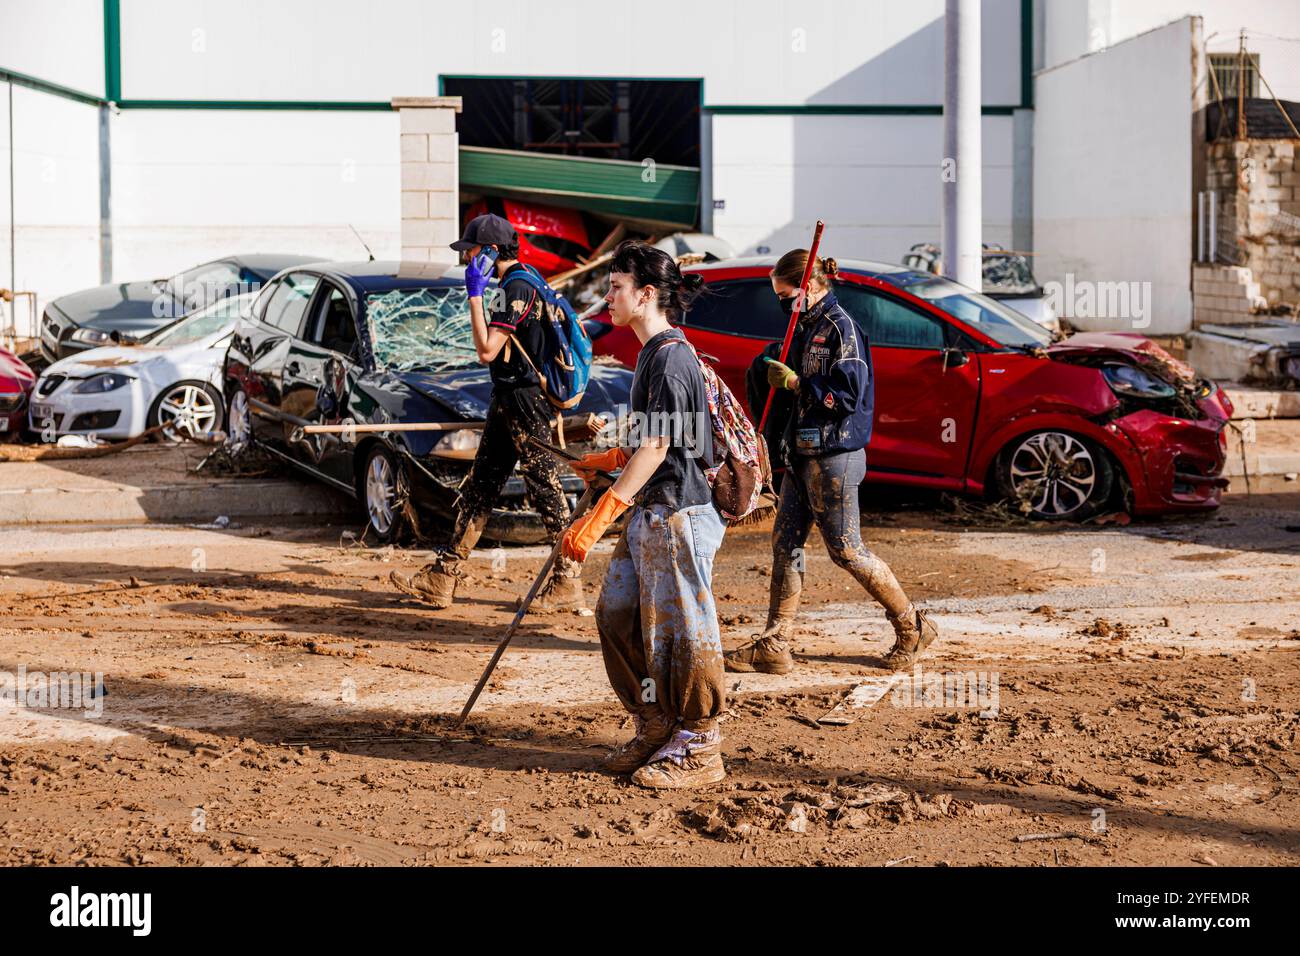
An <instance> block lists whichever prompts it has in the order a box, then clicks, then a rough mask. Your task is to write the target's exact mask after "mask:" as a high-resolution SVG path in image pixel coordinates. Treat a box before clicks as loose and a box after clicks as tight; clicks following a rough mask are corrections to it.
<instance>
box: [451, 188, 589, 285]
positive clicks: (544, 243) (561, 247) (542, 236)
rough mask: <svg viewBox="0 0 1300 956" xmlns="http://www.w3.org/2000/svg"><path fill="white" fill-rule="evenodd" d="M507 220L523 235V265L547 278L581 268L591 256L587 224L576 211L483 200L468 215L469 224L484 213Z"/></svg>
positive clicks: (533, 204)
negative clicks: (580, 259)
mask: <svg viewBox="0 0 1300 956" xmlns="http://www.w3.org/2000/svg"><path fill="white" fill-rule="evenodd" d="M487 212H490V213H494V214H496V215H498V216H501V217H502V218H504V219H505V220H506V221H507V222H509V223H510V225H512V226H514V227H515V231H516V232H517V233H519V261H520V262H522V263H524V264H525V265H529V266H532V267H533V268H534V269H536V270H537V271H538V272H540V273H541V274H542V275H544V276H553V275H555V274H556V273H559V272H564V271H566V270H568V269H572V268H573V267H574V266H577V265H580V263H579V261H578V260H579V258H580V257H581V258H586V257H587V256H588V255H590V254H591V249H592V246H591V241H590V239H589V236H588V232H587V223H586V220H584V219H583V217H582V213H580V212H578V211H577V210H576V209H562V208H560V207H559V206H543V205H541V204H540V203H531V202H520V201H518V200H516V199H487V200H483V199H480V200H479V201H478V202H476V203H474V204H473V205H472V206H470V207H469V209H467V210H466V211H465V222H469V221H470V220H471V219H473V218H474V217H475V216H481V215H483V214H484V213H487Z"/></svg>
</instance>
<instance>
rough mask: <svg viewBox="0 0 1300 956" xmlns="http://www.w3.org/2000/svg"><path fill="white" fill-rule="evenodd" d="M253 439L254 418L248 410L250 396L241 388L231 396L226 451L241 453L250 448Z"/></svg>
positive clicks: (227, 419) (235, 453)
mask: <svg viewBox="0 0 1300 956" xmlns="http://www.w3.org/2000/svg"><path fill="white" fill-rule="evenodd" d="M252 441H253V419H252V417H251V416H250V415H249V412H248V396H247V395H246V394H244V390H243V389H242V388H241V389H239V390H238V391H237V392H235V394H234V395H231V396H230V408H229V410H228V411H227V413H226V451H227V452H228V453H229V454H231V455H239V454H242V453H243V452H244V451H246V450H247V449H248V446H249V445H250V444H251V443H252Z"/></svg>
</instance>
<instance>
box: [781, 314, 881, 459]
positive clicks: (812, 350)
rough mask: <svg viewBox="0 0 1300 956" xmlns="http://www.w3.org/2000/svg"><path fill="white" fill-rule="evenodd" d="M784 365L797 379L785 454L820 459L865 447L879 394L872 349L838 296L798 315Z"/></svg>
mask: <svg viewBox="0 0 1300 956" xmlns="http://www.w3.org/2000/svg"><path fill="white" fill-rule="evenodd" d="M786 364H787V365H788V366H790V368H792V369H794V371H795V374H797V375H798V376H799V395H798V397H797V399H796V402H795V413H794V414H793V415H792V416H791V417H790V424H789V426H788V427H787V429H786V434H785V447H786V449H787V451H788V452H790V453H792V454H795V455H803V456H806V457H811V458H817V457H821V456H822V455H833V454H837V453H840V452H846V451H858V450H860V449H862V448H865V447H866V445H867V442H869V441H870V440H871V419H872V414H873V410H874V405H875V394H876V376H875V372H874V371H873V369H872V367H871V349H870V348H869V347H868V345H867V341H866V337H865V336H864V335H863V334H862V330H861V328H859V327H858V323H856V322H854V321H853V319H852V317H851V316H850V315H849V314H848V313H847V312H845V311H844V309H843V308H842V307H841V306H840V304H839V302H837V301H836V300H835V293H834V292H827V293H826V295H825V296H823V297H822V299H821V301H820V302H818V303H817V304H816V305H814V306H812V307H811V308H810V309H808V311H807V312H805V313H804V314H803V315H802V316H800V318H799V324H798V325H797V326H796V327H795V330H794V339H793V340H792V341H791V343H790V355H789V359H788V360H787V362H786Z"/></svg>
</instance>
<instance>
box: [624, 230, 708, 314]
mask: <svg viewBox="0 0 1300 956" xmlns="http://www.w3.org/2000/svg"><path fill="white" fill-rule="evenodd" d="M609 271H610V272H626V273H628V274H629V275H631V276H632V279H633V281H634V282H635V283H636V285H637V288H638V289H639V288H642V287H644V286H653V287H654V289H655V292H656V293H657V294H658V296H659V308H660V309H662V310H663V311H664V313H665V314H666V315H667V316H668V318H669V319H677V318H680V317H681V314H682V313H683V312H686V311H687V310H688V309H690V307H691V303H692V302H694V301H695V297H696V296H697V295H699V294H700V288H701V287H702V286H703V285H704V278H703V276H700V275H698V274H697V273H694V272H688V273H687V274H686V275H682V270H681V269H679V268H678V267H677V262H676V260H674V259H673V257H672V256H670V255H669V254H668V253H666V252H664V251H663V250H662V249H656V248H655V247H654V246H651V245H647V244H646V243H644V242H641V241H640V240H638V239H625V240H623V241H622V242H620V243H619V244H618V248H617V249H615V250H614V258H613V260H612V261H611V262H610V264H609Z"/></svg>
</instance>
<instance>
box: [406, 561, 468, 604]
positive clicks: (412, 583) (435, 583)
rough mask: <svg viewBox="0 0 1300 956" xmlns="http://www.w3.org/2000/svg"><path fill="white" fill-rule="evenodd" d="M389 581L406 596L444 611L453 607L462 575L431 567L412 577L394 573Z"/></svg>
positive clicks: (422, 569)
mask: <svg viewBox="0 0 1300 956" xmlns="http://www.w3.org/2000/svg"><path fill="white" fill-rule="evenodd" d="M388 580H389V581H390V582H392V585H393V587H395V588H397V590H399V591H401V592H403V593H404V594H409V595H411V596H412V597H417V598H419V599H420V600H421V601H424V602H425V603H426V604H432V605H433V606H434V607H435V608H438V609H442V608H445V607H451V602H452V600H453V599H454V598H455V596H456V585H457V584H458V583H459V582H460V575H458V574H454V573H452V572H450V571H447V570H442V569H439V568H437V567H434V566H433V565H429V566H428V567H424V568H421V569H420V570H419V571H417V572H415V574H411V575H405V574H398V573H397V572H396V571H393V572H392V573H391V574H389V575H388Z"/></svg>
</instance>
